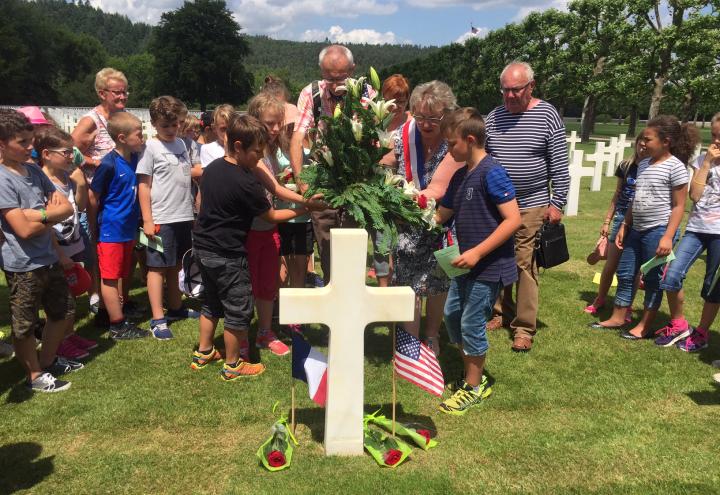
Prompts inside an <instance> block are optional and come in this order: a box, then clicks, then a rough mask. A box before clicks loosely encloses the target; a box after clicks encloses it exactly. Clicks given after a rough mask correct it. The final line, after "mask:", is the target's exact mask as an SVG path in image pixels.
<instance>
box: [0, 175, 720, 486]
mask: <svg viewBox="0 0 720 495" xmlns="http://www.w3.org/2000/svg"><path fill="white" fill-rule="evenodd" d="M604 180H605V182H604V188H603V190H602V191H601V192H596V193H592V192H589V191H588V186H589V179H586V180H585V181H584V183H583V190H582V191H583V192H582V199H581V202H580V214H579V216H577V217H574V218H568V219H566V225H567V234H568V239H569V247H570V252H571V260H570V261H568V262H567V263H565V264H563V265H561V266H559V267H556V268H553V269H551V270H547V271H545V272H543V273H542V275H541V283H540V285H541V295H540V314H539V322H540V325H539V327H540V328H539V331H538V336H537V339H536V344H535V347H534V349H533V350H532V352H531V353H529V354H525V355H518V354H515V353H512V352H511V351H510V343H511V340H510V337H509V335H508V333H507V332H506V331H505V330H500V331H495V332H492V333H491V334H490V336H489V339H490V344H491V349H490V352H489V355H488V372H489V374H490V375H491V376H492V377H493V378H494V380H495V381H496V382H495V385H494V394H493V395H492V396H491V397H490V398H489V399H488V400H487V401H486V402H485V403H484V404H483V405H481V406H480V407H478V408H476V409H475V410H472V411H471V412H469V413H468V414H467V415H465V416H464V417H459V418H456V417H449V416H446V415H444V414H442V413H439V412H437V411H436V406H437V403H438V401H437V399H435V398H434V397H432V396H430V395H428V394H427V393H425V392H423V391H421V390H419V389H418V388H416V387H414V386H412V385H410V384H408V383H406V382H399V384H398V399H399V401H398V411H399V418H400V419H402V420H412V421H420V422H424V423H426V424H427V425H428V426H431V427H433V428H436V429H437V431H438V437H437V438H438V440H439V446H438V447H437V448H435V449H433V450H431V451H429V452H423V451H421V450H419V449H415V450H414V451H413V453H412V455H411V458H410V460H409V461H408V462H407V463H406V464H403V465H401V466H400V467H398V468H397V469H395V470H387V469H381V468H379V467H378V466H377V465H376V464H375V462H374V461H373V460H372V459H371V458H370V457H369V456H368V455H365V456H362V457H358V458H326V457H324V456H323V449H322V435H323V418H324V415H323V410H322V409H320V408H318V407H316V406H315V405H314V404H313V403H312V402H311V401H310V400H309V399H308V397H307V392H306V388H305V386H304V385H303V384H299V385H298V387H297V389H298V397H299V399H298V420H299V425H298V428H297V434H298V439H299V441H300V446H299V447H297V448H296V450H295V456H294V458H293V465H292V466H291V467H290V469H288V470H286V471H282V472H278V473H268V472H265V471H264V470H263V469H262V468H260V467H258V462H257V459H256V458H255V451H256V450H257V448H258V446H259V445H260V444H261V443H262V442H263V441H264V440H265V439H266V437H267V435H268V432H269V428H270V426H271V425H272V423H273V421H274V420H275V416H274V414H273V413H272V407H273V404H274V403H275V401H280V402H281V406H282V407H283V408H284V409H285V410H287V408H288V407H289V405H290V356H285V357H275V356H272V355H270V354H269V353H268V351H262V352H260V355H259V359H261V360H262V361H263V362H264V363H265V364H266V365H267V367H268V369H267V371H266V372H265V374H264V375H262V376H259V377H256V378H254V379H249V380H247V381H242V382H235V383H223V382H221V381H220V378H219V376H218V370H219V366H218V365H217V364H216V365H212V366H209V367H208V368H206V369H204V370H202V371H191V370H190V368H189V364H190V353H191V351H192V347H193V345H194V343H195V342H196V338H197V323H196V322H193V321H186V322H180V323H176V324H174V325H173V331H174V333H175V335H176V338H175V340H172V341H169V342H159V341H155V340H153V339H146V340H142V341H135V342H123V343H113V342H111V341H110V340H108V339H107V336H106V335H103V334H100V333H99V332H98V331H97V330H95V329H94V327H93V325H92V322H91V321H90V319H89V318H88V317H87V314H86V310H85V308H86V306H87V299H86V298H82V299H80V301H79V308H80V318H79V321H78V323H77V328H78V331H79V332H80V333H81V334H83V335H86V336H88V337H92V338H98V339H99V340H100V342H101V347H100V349H99V350H98V351H96V352H95V354H94V355H93V356H92V358H91V359H90V360H89V361H88V362H87V363H86V368H85V369H84V370H82V371H80V372H78V373H75V374H73V375H72V376H71V379H72V382H73V384H72V388H71V389H70V390H69V391H68V392H64V393H60V394H37V395H35V396H28V395H27V394H26V393H25V392H24V390H23V387H22V380H23V376H22V371H21V369H20V366H19V365H18V364H17V363H16V362H15V361H10V360H2V361H0V404H2V405H1V406H0V466H2V468H1V469H0V493H33V494H46V493H47V494H57V493H69V494H82V493H112V494H123V493H129V494H164V493H167V494H185V493H192V494H194V493H223V494H243V495H246V494H254V493H261V494H264V493H269V494H284V493H292V494H315V493H352V494H355V493H358V494H370V493H384V494H394V493H551V494H579V493H598V494H617V493H642V494H645V493H678V494H686V493H698V494H707V493H718V490H720V488H718V487H720V469H718V462H719V461H720V454H719V453H718V449H719V445H720V443H719V439H720V435H719V434H718V428H719V427H718V425H719V424H720V407H718V405H719V404H720V390H718V388H717V387H715V386H714V385H713V383H712V381H711V375H712V373H713V371H712V368H711V367H710V365H709V363H710V362H711V360H713V359H717V358H720V336H718V334H717V325H716V330H715V331H713V332H712V336H711V346H710V348H709V349H707V350H705V351H703V352H701V353H699V354H695V355H690V354H686V353H683V352H680V351H678V350H677V349H675V348H670V349H658V348H655V346H654V345H653V344H652V342H649V341H642V342H629V341H626V340H623V339H621V338H620V337H619V336H618V333H617V331H610V330H608V331H599V330H591V329H589V328H588V327H587V324H588V323H589V322H591V321H592V320H593V318H592V317H591V316H589V315H586V314H584V313H583V312H582V308H583V307H584V306H585V305H586V304H588V302H589V301H591V300H592V298H593V296H594V293H595V290H596V289H597V286H595V285H593V284H592V282H591V280H592V276H593V274H594V273H595V271H596V270H599V269H600V268H599V266H597V267H590V266H588V265H587V264H586V263H585V256H586V255H587V254H588V252H589V251H590V250H591V249H592V247H593V245H594V242H595V240H596V238H597V232H598V230H599V228H600V224H601V223H602V218H603V217H602V215H603V212H604V211H605V208H606V205H607V201H608V199H609V197H610V194H611V191H612V190H613V188H614V180H613V179H604ZM704 268H705V264H704V261H703V260H700V261H698V263H696V265H695V266H694V267H693V269H692V272H691V273H690V275H689V277H688V280H687V284H686V288H687V299H688V303H687V315H688V317H689V319H690V321H691V323H696V322H697V320H698V317H699V312H700V308H701V302H700V298H699V287H700V281H701V276H702V273H704ZM641 294H642V293H641ZM0 295H1V296H2V300H7V290H6V288H5V287H4V285H3V286H2V288H0ZM133 298H134V299H135V300H137V301H138V302H142V303H144V304H147V302H146V294H145V291H144V290H140V289H138V290H135V291H133ZM6 306H7V305H5V304H3V305H2V307H0V322H2V324H3V325H2V326H1V327H0V329H2V330H3V331H5V332H6V333H7V332H8V331H9V327H8V321H9V318H8V313H7V309H6ZM636 307H638V304H636ZM604 314H607V310H606V311H605V313H604ZM666 319H667V306H666V304H665V303H664V304H663V307H662V309H661V315H660V317H659V319H658V321H657V323H656V326H660V325H662V324H664V322H665V320H666ZM144 325H145V326H146V327H147V321H146V322H144ZM308 333H309V337H310V340H311V341H312V342H313V343H314V344H315V345H318V346H320V347H322V348H325V345H326V342H327V337H326V333H325V332H324V331H322V330H321V329H320V328H314V329H312V330H311V331H310V332H308ZM443 334H444V332H443ZM365 344H366V348H365V354H366V368H365V370H366V377H365V403H366V406H367V411H368V412H372V411H374V410H375V409H376V408H377V407H378V406H383V407H384V411H385V413H386V414H389V412H390V408H389V404H390V401H391V367H390V364H389V362H390V356H391V341H390V337H389V332H388V329H387V328H386V327H384V326H377V327H373V328H369V329H368V330H367V331H366V338H365ZM442 344H443V351H442V354H441V363H442V365H443V369H444V370H445V374H446V377H447V378H448V379H454V378H456V377H457V376H458V373H459V371H460V362H459V358H458V355H457V352H456V351H455V350H454V349H453V348H451V347H449V346H448V345H447V341H446V339H445V338H443V341H442Z"/></svg>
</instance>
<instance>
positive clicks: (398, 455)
mask: <svg viewBox="0 0 720 495" xmlns="http://www.w3.org/2000/svg"><path fill="white" fill-rule="evenodd" d="M400 459H402V452H400V451H399V450H397V449H390V450H388V451H387V452H386V453H385V464H387V465H388V466H394V465H395V464H397V463H398V462H400Z"/></svg>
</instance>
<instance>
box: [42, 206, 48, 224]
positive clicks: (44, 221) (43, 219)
mask: <svg viewBox="0 0 720 495" xmlns="http://www.w3.org/2000/svg"><path fill="white" fill-rule="evenodd" d="M40 216H41V217H42V218H41V219H40V221H41V222H42V223H43V224H47V221H48V218H47V211H46V210H45V208H40Z"/></svg>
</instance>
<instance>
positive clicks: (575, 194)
mask: <svg viewBox="0 0 720 495" xmlns="http://www.w3.org/2000/svg"><path fill="white" fill-rule="evenodd" d="M594 174H595V169H594V168H593V167H583V151H582V150H575V152H574V153H573V156H572V160H571V161H570V190H569V191H568V198H567V204H566V206H565V215H567V216H569V217H573V216H575V215H577V214H578V203H579V201H580V179H582V178H583V177H593V176H594Z"/></svg>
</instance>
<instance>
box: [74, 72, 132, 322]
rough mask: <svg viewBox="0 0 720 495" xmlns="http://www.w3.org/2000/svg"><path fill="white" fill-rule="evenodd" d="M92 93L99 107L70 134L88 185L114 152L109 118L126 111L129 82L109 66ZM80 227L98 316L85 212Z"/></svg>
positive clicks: (93, 309)
mask: <svg viewBox="0 0 720 495" xmlns="http://www.w3.org/2000/svg"><path fill="white" fill-rule="evenodd" d="M95 92H96V93H97V95H98V98H100V104H99V105H98V106H96V107H95V108H93V109H92V110H90V111H89V112H88V113H86V114H85V115H83V117H82V118H81V119H80V121H79V122H78V123H77V126H75V129H74V130H73V132H72V138H73V142H74V144H75V146H76V147H77V148H78V149H79V150H80V152H81V153H82V154H83V157H84V158H85V161H84V162H83V165H82V169H83V172H84V173H85V177H86V178H87V181H88V182H91V181H92V178H93V176H94V175H95V170H96V169H97V167H98V166H99V165H100V161H101V160H102V158H103V157H104V156H105V155H107V154H108V153H110V152H111V151H112V150H113V149H115V142H114V141H113V140H112V138H111V137H110V134H109V133H108V129H107V122H108V119H109V118H110V115H112V114H113V113H115V112H120V111H123V110H124V109H125V104H126V103H127V99H128V81H127V78H126V77H125V74H123V73H122V72H120V71H119V70H116V69H113V68H111V67H106V68H104V69H101V70H100V71H99V72H98V73H97V74H96V75H95ZM80 224H81V226H82V227H83V235H84V239H83V240H84V241H85V258H86V260H87V267H88V269H89V271H90V274H91V276H92V281H93V284H92V289H91V291H90V311H91V312H92V313H95V314H97V313H98V310H99V302H100V298H99V296H98V273H97V266H96V264H97V263H96V256H95V249H94V248H93V246H94V242H92V239H91V226H90V225H89V224H88V216H87V214H86V213H85V212H82V213H81V214H80ZM128 304H130V301H128Z"/></svg>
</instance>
